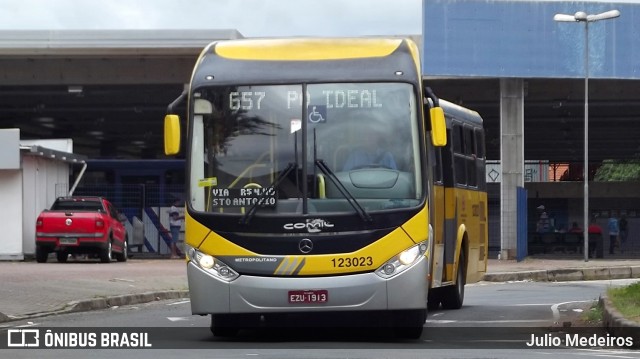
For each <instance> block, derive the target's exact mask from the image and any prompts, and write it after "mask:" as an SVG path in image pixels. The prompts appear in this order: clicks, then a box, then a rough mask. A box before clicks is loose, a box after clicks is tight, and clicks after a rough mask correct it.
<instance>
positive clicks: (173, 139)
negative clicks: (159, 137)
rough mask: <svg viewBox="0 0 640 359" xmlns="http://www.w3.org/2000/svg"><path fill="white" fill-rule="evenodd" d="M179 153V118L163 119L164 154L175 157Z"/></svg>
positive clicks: (174, 116) (170, 116) (169, 117)
mask: <svg viewBox="0 0 640 359" xmlns="http://www.w3.org/2000/svg"><path fill="white" fill-rule="evenodd" d="M179 152H180V116H178V115H166V116H165V117H164V153H165V154H166V155H176V154H178V153H179Z"/></svg>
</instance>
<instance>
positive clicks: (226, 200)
mask: <svg viewBox="0 0 640 359" xmlns="http://www.w3.org/2000/svg"><path fill="white" fill-rule="evenodd" d="M210 194H211V204H212V205H213V206H214V207H251V206H253V205H254V204H256V203H258V202H259V201H260V199H262V203H261V204H260V206H261V207H273V206H275V205H276V202H277V196H276V191H275V190H274V189H273V188H212V189H211V191H210Z"/></svg>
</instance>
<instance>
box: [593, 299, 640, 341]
mask: <svg viewBox="0 0 640 359" xmlns="http://www.w3.org/2000/svg"><path fill="white" fill-rule="evenodd" d="M599 302H600V304H601V305H602V308H603V317H604V318H603V320H602V322H603V323H602V325H603V327H604V328H605V329H606V330H607V332H608V333H609V334H612V335H615V336H619V337H631V338H633V343H634V345H633V346H634V347H636V348H637V347H640V323H638V322H635V321H633V320H629V319H626V318H625V317H623V316H622V314H620V312H619V311H618V310H617V309H615V307H614V306H613V304H612V303H611V300H610V299H609V298H608V297H607V296H606V295H605V294H602V295H601V296H600V300H599Z"/></svg>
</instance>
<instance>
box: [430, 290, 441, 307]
mask: <svg viewBox="0 0 640 359" xmlns="http://www.w3.org/2000/svg"><path fill="white" fill-rule="evenodd" d="M440 292H441V289H440V288H433V289H429V295H428V297H427V309H428V310H438V309H440V301H441V300H442V299H441V298H442V295H441V294H440Z"/></svg>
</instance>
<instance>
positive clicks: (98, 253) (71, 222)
mask: <svg viewBox="0 0 640 359" xmlns="http://www.w3.org/2000/svg"><path fill="white" fill-rule="evenodd" d="M123 219H124V220H126V217H124V216H123V215H121V214H120V213H118V211H117V210H116V209H115V207H114V206H113V205H112V204H111V203H110V202H109V201H108V200H106V199H105V198H103V197H59V198H57V199H56V200H55V202H54V203H53V205H52V206H51V209H47V210H44V211H42V213H40V215H39V216H38V219H37V221H36V260H37V261H38V263H44V262H46V261H47V259H48V257H49V253H51V252H55V253H56V258H57V259H58V262H61V263H64V262H66V261H67V259H68V257H69V255H70V254H73V255H76V254H88V255H89V256H90V257H92V258H93V257H97V258H100V261H101V262H103V263H109V262H111V260H112V258H113V257H115V258H116V260H118V262H124V261H126V260H127V240H128V237H127V231H126V229H125V227H124V225H123V223H122V222H123Z"/></svg>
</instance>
